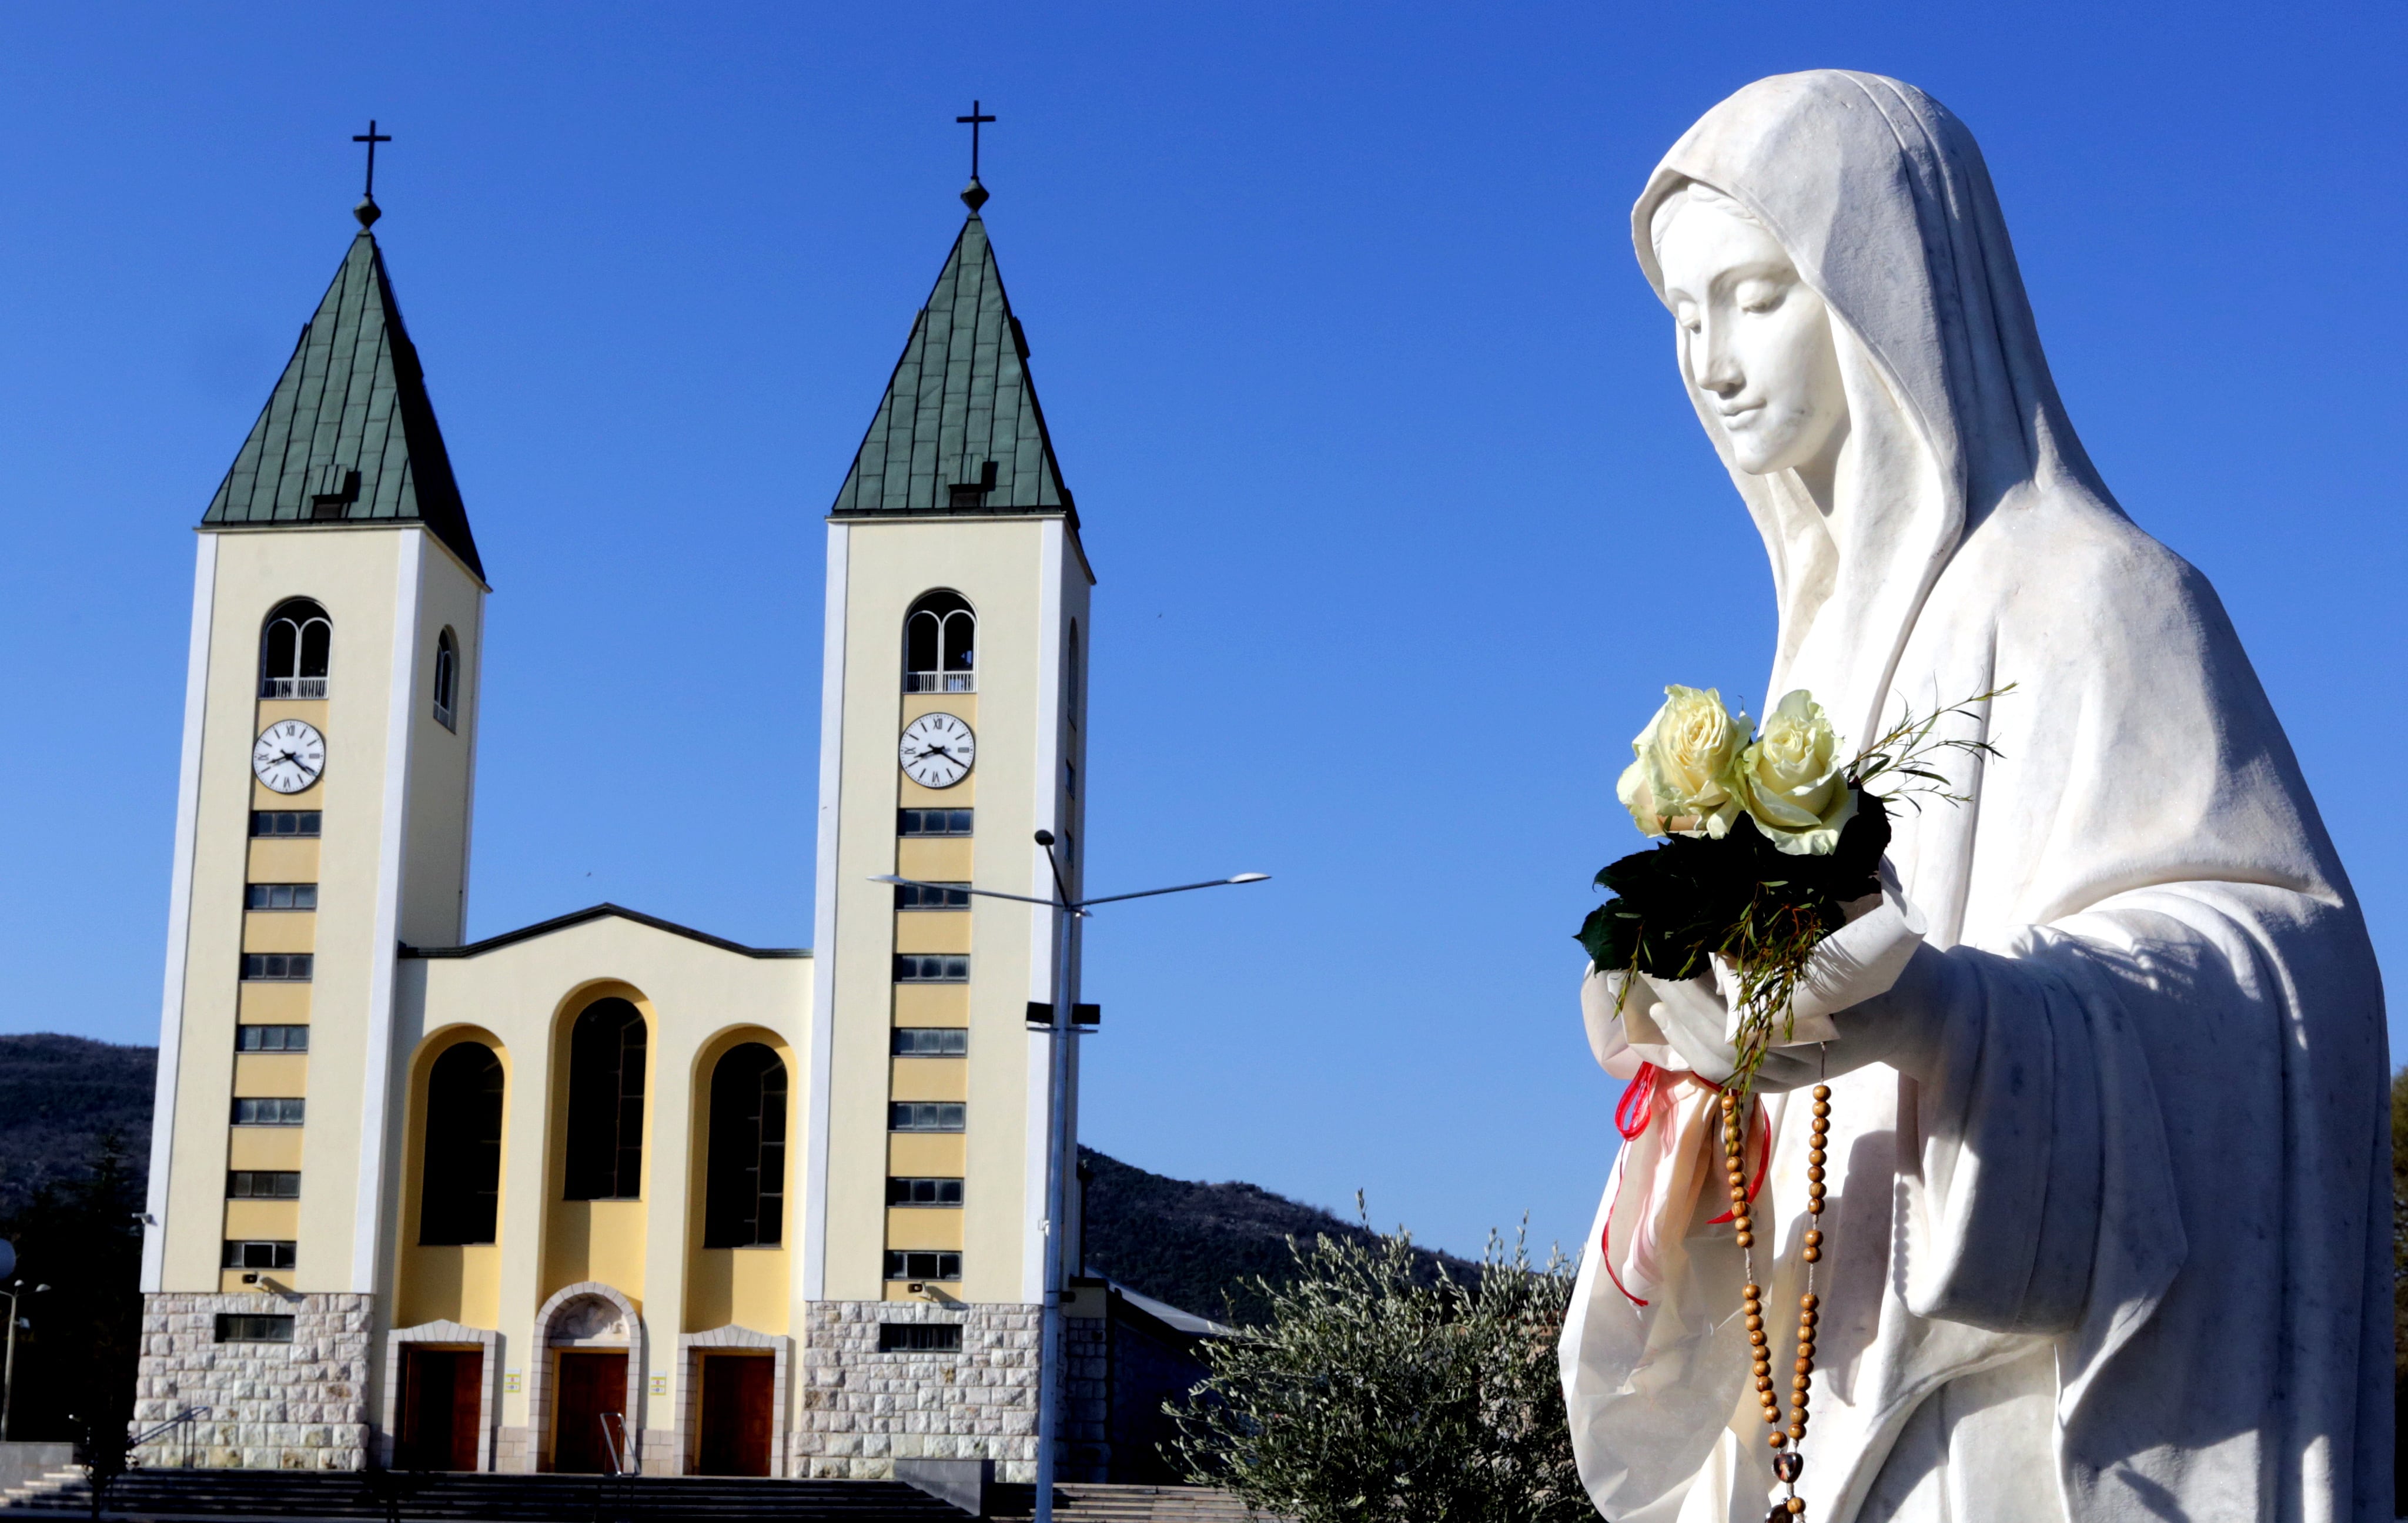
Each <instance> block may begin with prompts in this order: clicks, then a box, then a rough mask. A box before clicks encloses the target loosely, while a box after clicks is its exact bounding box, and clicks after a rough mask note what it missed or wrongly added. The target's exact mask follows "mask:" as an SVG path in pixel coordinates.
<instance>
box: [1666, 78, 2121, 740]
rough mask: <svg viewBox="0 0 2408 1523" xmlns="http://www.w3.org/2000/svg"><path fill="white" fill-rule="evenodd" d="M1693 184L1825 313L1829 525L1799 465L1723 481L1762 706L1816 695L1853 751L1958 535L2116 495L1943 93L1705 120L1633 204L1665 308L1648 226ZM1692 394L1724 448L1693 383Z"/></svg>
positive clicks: (1799, 102)
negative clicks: (1756, 585) (2001, 516)
mask: <svg viewBox="0 0 2408 1523" xmlns="http://www.w3.org/2000/svg"><path fill="white" fill-rule="evenodd" d="M1690 180H1697V181H1701V182H1703V183H1704V184H1706V185H1709V186H1712V187H1713V189H1715V190H1717V191H1720V192H1721V193H1723V194H1725V195H1727V196H1729V197H1730V198H1731V199H1733V200H1735V201H1737V202H1739V203H1740V204H1741V205H1742V206H1743V207H1745V208H1748V210H1749V211H1750V212H1751V213H1753V214H1754V215H1755V216H1756V218H1757V219H1758V220H1760V221H1761V222H1762V223H1764V225H1765V226H1766V228H1767V229H1768V230H1770V232H1771V234H1772V236H1773V237H1775V238H1777V239H1779V241H1780V242H1781V244H1782V246H1783V247H1784V248H1785V249H1786V250H1787V251H1788V252H1789V256H1790V259H1791V260H1792V262H1794V263H1795V264H1796V265H1797V266H1798V269H1799V273H1800V274H1801V275H1802V276H1803V277H1804V278H1805V280H1807V282H1808V283H1809V284H1811V285H1812V286H1813V288H1814V289H1815V290H1816V291H1817V292H1819V293H1820V294H1821V295H1822V296H1823V298H1824V300H1825V301H1826V302H1827V303H1828V305H1829V307H1830V309H1831V310H1832V312H1833V314H1834V315H1835V317H1836V319H1837V327H1838V328H1839V330H1840V331H1839V332H1838V334H1837V335H1836V337H1837V338H1838V339H1839V342H1840V349H1841V352H1842V371H1843V373H1844V374H1845V376H1846V380H1847V388H1848V401H1849V409H1850V437H1849V442H1848V444H1847V445H1846V446H1845V448H1844V449H1843V451H1842V459H1841V463H1840V469H1839V473H1838V481H1837V482H1836V487H1837V490H1836V493H1835V498H1836V500H1835V502H1834V505H1833V510H1832V511H1831V513H1830V515H1829V517H1828V521H1826V520H1825V519H1824V517H1823V515H1822V514H1821V513H1820V512H1819V511H1817V510H1815V508H1814V506H1813V502H1812V499H1811V498H1810V497H1809V496H1807V494H1806V493H1805V491H1804V490H1803V488H1802V487H1801V486H1800V485H1799V483H1798V482H1797V481H1795V479H1794V478H1793V477H1790V476H1789V473H1786V472H1785V473H1782V475H1781V476H1778V477H1757V476H1750V475H1748V474H1746V473H1745V472H1743V471H1741V470H1739V469H1737V468H1736V467H1732V471H1731V475H1732V480H1733V481H1735V482H1736V483H1737V484H1738V486H1739V489H1740V493H1741V495H1742V496H1744V497H1745V498H1746V499H1747V503H1748V508H1749V510H1750V511H1751V512H1753V513H1754V514H1755V516H1756V524H1757V526H1758V528H1759V529H1761V530H1762V531H1763V533H1764V536H1765V542H1766V547H1767V549H1768V551H1769V552H1770V554H1771V557H1772V562H1773V579H1774V582H1775V584H1776V587H1777V588H1778V591H1779V596H1780V600H1781V614H1782V636H1781V648H1780V654H1779V655H1778V656H1777V657H1776V660H1775V663H1774V673H1773V680H1774V683H1775V686H1774V688H1773V689H1772V690H1771V691H1770V692H1769V693H1768V694H1767V695H1766V698H1767V701H1768V702H1770V701H1771V700H1772V699H1773V698H1776V697H1779V695H1780V693H1781V691H1782V690H1783V689H1784V688H1785V687H1789V686H1812V687H1813V688H1815V690H1816V694H1817V697H1822V698H1823V699H1824V702H1825V703H1826V704H1827V706H1828V707H1829V708H1830V710H1831V711H1832V713H1833V714H1834V716H1835V718H1837V719H1839V721H1840V722H1841V723H1842V724H1843V725H1848V726H1855V728H1854V732H1853V735H1852V737H1851V739H1852V740H1861V739H1863V738H1864V737H1865V736H1866V734H1867V730H1866V728H1865V727H1864V726H1869V725H1870V724H1871V722H1872V720H1873V718H1874V716H1875V715H1876V714H1877V713H1878V711H1880V709H1881V707H1882V702H1883V697H1884V691H1885V687H1886V683H1887V677H1888V671H1889V668H1890V664H1891V663H1893V662H1894V661H1895V660H1896V657H1897V654H1898V652H1899V648H1900V646H1901V645H1902V644H1903V643H1904V640H1905V637H1906V634H1907V631H1908V629H1909V628H1910V627H1911V626H1912V625H1913V624H1914V618H1915V615H1916V612H1917V611H1918V610H1919V609H1920V607H1921V604H1922V601H1923V597H1924V596H1925V594H1926V593H1928V590H1929V588H1930V585H1931V582H1933V580H1934V579H1935V578H1937V577H1938V575H1939V573H1940V571H1941V569H1942V568H1943V567H1944V566H1945V565H1946V563H1947V561H1948V559H1949V557H1950V556H1951V555H1952V554H1954V553H1955V552H1956V549H1957V546H1958V544H1959V543H1961V542H1962V540H1963V539H1964V537H1965V536H1966V535H1968V534H1970V533H1971V532H1972V531H1973V530H1974V529H1975V528H1977V527H1978V526H1979V525H1980V524H1982V523H1983V522H1984V521H1985V519H1986V518H1987V517H1988V516H1989V515H1990V513H1991V512H1992V511H1993V510H1996V509H1997V508H1998V507H1999V506H2000V504H2001V503H2003V502H2006V501H2009V500H2010V499H2012V498H2013V497H2014V496H2015V495H2016V494H2017V493H2018V492H2022V491H2030V490H2041V491H2053V492H2054V491H2068V490H2070V491H2071V492H2073V493H2074V494H2076V495H2078V496H2085V497H2088V498H2090V499H2092V501H2094V502H2095V503H2096V504H2098V505H2099V506H2100V507H2101V508H2103V509H2106V510H2110V511H2112V510H2113V506H2112V502H2111V500H2110V499H2109V497H2108V496H2107V493H2106V490H2105V488H2104V487H2103V486H2102V485H2101V484H2100V482H2099V481H2098V478H2097V475H2096V473H2095V472H2094V471H2093V470H2092V468H2091V466H2090V462H2089V459H2088V457H2087V456H2085V454H2084V453H2083V451H2082V446H2081V444H2080V442H2079V441H2078V440H2077V439H2076V438H2074V435H2073V430H2072V428H2071V424H2068V422H2067V421H2066V417H2065V409H2064V406H2063V404H2062V403H2061V402H2060V401H2059V400H2058V398H2057V386H2056V384H2055V382H2054V381H2051V380H2050V379H2049V373H2048V362H2047V359H2046V357H2045V356H2044V355H2043V354H2042V352H2041V345H2040V334H2039V331H2038V329H2037V328H2036V326H2035V325H2034V323H2033V321H2032V313H2031V304H2030V302H2029V300H2028V298H2027V297H2026V296H2025V295H2024V286H2023V278H2022V276H2021V275H2020V274H2019V273H2018V272H2017V270H2016V267H2015V256H2014V247H2013V245H2011V244H2010V243H2009V241H2008V238H2007V227H2006V221H2005V218H2004V216H2003V215H2002V214H2001V212H2000V208H1999V200H1998V194H1997V193H1996V192H1995V191H1994V190H1993V189H1992V188H1991V184H1990V175H1989V170H1988V169H1987V167H1986V166H1985V165H1984V164H1983V162H1982V153H1981V150H1980V149H1979V148H1977V147H1976V146H1975V145H1974V142H1973V136H1972V134H1971V133H1970V132H1969V131H1967V130H1966V128H1965V126H1964V124H1963V123H1962V122H1958V121H1957V118H1956V117H1954V116H1952V115H1950V114H1949V112H1948V110H1947V108H1944V107H1942V105H1941V104H1940V103H1939V102H1938V101H1935V100H1933V99H1932V98H1931V97H1930V96H1928V95H1927V94H1925V93H1923V92H1921V91H1920V90H1917V89H1915V88H1914V86H1913V85H1910V84H1905V83H1901V82H1900V81H1899V80H1896V79H1884V78H1882V77H1881V76H1879V75H1873V74H1857V73H1853V72H1849V71H1844V70H1839V69H1817V70H1813V71H1811V72H1808V73H1803V74H1785V75H1778V76H1775V77H1773V78H1771V79H1759V80H1757V81H1756V83H1754V84H1751V85H1749V86H1747V87H1746V88H1745V89H1743V90H1742V91H1740V92H1739V93H1737V94H1734V95H1732V96H1731V97H1730V98H1729V99H1727V100H1725V101H1724V102H1723V103H1722V104H1721V105H1719V106H1716V107H1715V108H1713V110H1711V111H1709V112H1707V113H1706V115H1705V116H1704V117H1703V118H1702V119H1701V120H1699V122H1698V123H1697V125H1695V126H1693V127H1691V128H1690V129H1689V130H1688V132H1686V133H1685V134H1684V135H1683V136H1682V137H1681V140H1680V141H1679V142H1678V143H1675V144H1674V145H1673V146H1672V151H1670V152H1669V153H1667V154H1666V155H1664V160H1663V162H1662V163H1661V164H1660V165H1657V166H1656V172H1655V173H1654V174H1653V175H1652V176H1650V177H1649V179H1648V182H1647V188H1646V191H1645V193H1644V194H1641V196H1640V198H1639V201H1638V204H1637V205H1636V206H1635V207H1634V208H1632V210H1631V238H1632V242H1633V244H1634V245H1635V246H1636V248H1637V250H1638V253H1639V263H1640V266H1641V268H1642V269H1644V270H1645V271H1646V274H1647V279H1648V282H1649V283H1650V284H1651V285H1653V286H1654V287H1655V289H1656V295H1657V297H1658V298H1659V299H1660V298H1661V297H1662V295H1663V294H1664V279H1663V272H1662V270H1661V269H1659V268H1658V267H1657V266H1656V250H1655V246H1654V243H1653V241H1652V239H1651V238H1650V237H1649V222H1650V219H1651V218H1652V217H1653V216H1654V214H1655V211H1656V207H1657V206H1658V205H1659V204H1660V203H1661V202H1662V201H1663V199H1664V198H1665V197H1666V196H1668V195H1670V194H1673V193H1675V192H1677V191H1679V190H1680V189H1681V188H1682V186H1683V185H1684V183H1685V182H1687V181H1690ZM1690 395H1691V399H1692V401H1694V402H1697V403H1698V404H1699V418H1700V421H1701V422H1704V423H1706V424H1707V434H1708V436H1709V437H1710V438H1718V437H1719V436H1718V435H1717V433H1716V431H1715V429H1714V428H1713V425H1712V421H1711V418H1710V417H1709V416H1708V414H1707V412H1706V410H1705V408H1704V405H1703V400H1702V398H1700V397H1699V394H1698V392H1697V390H1696V387H1695V385H1694V384H1692V385H1691V388H1690ZM1725 464H1726V465H1729V464H1730V462H1729V461H1728V460H1727V459H1726V460H1725ZM1827 695H1828V696H1827Z"/></svg>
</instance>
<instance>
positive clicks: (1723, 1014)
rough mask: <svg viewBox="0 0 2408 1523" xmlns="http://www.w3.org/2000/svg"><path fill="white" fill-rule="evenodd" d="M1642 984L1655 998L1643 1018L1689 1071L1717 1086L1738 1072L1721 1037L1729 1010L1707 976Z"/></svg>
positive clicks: (1736, 1057) (1726, 1027)
mask: <svg viewBox="0 0 2408 1523" xmlns="http://www.w3.org/2000/svg"><path fill="white" fill-rule="evenodd" d="M1642 976H1643V975H1642ZM1644 982H1645V984H1646V991H1645V992H1646V993H1648V994H1651V995H1653V996H1654V997H1655V1004H1654V1007H1653V1008H1652V1009H1651V1010H1649V1011H1648V1012H1647V1018H1648V1019H1649V1020H1651V1021H1653V1022H1654V1023H1655V1026H1656V1029H1657V1030H1658V1031H1660V1032H1662V1033H1663V1035H1664V1040H1665V1042H1668V1043H1670V1045H1671V1047H1672V1050H1673V1051H1675V1052H1677V1053H1679V1054H1680V1055H1681V1056H1682V1057H1683V1058H1684V1059H1686V1060H1687V1062H1688V1065H1689V1068H1690V1070H1691V1071H1693V1072H1695V1073H1696V1074H1697V1076H1698V1077H1699V1078H1700V1079H1703V1080H1705V1081H1706V1082H1707V1083H1709V1084H1717V1085H1718V1084H1721V1083H1722V1082H1723V1081H1725V1080H1726V1079H1728V1078H1729V1077H1730V1076H1731V1075H1732V1074H1734V1073H1736V1072H1738V1071H1739V1054H1738V1052H1737V1051H1736V1050H1735V1049H1733V1048H1732V1046H1731V1044H1730V1042H1728V1041H1727V1038H1726V1036H1725V1033H1726V1032H1727V1031H1728V1030H1729V1028H1730V1009H1729V1007H1728V1006H1727V1005H1726V1004H1724V1003H1723V997H1722V994H1721V992H1720V991H1718V990H1717V989H1716V988H1715V987H1714V981H1713V977H1712V976H1711V975H1707V976H1702V977H1699V978H1692V979H1667V978H1645V979H1644ZM1635 992H1636V991H1634V993H1635Z"/></svg>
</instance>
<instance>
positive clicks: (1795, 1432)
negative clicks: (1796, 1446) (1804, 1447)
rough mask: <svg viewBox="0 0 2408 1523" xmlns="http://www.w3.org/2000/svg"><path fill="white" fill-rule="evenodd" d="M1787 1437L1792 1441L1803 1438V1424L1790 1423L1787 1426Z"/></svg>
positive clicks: (1804, 1428)
mask: <svg viewBox="0 0 2408 1523" xmlns="http://www.w3.org/2000/svg"><path fill="white" fill-rule="evenodd" d="M1789 1436H1790V1437H1791V1438H1793V1439H1802V1438H1804V1437H1805V1436H1806V1425H1805V1424H1804V1423H1791V1424H1790V1425H1789Z"/></svg>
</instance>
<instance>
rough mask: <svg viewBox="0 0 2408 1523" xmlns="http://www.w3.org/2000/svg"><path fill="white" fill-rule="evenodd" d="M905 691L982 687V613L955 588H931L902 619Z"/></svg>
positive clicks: (968, 690)
mask: <svg viewBox="0 0 2408 1523" xmlns="http://www.w3.org/2000/svg"><path fill="white" fill-rule="evenodd" d="M903 691H904V692H906V693H975V692H977V691H978V615H977V614H975V613H973V612H971V611H970V606H969V604H968V602H967V601H965V600H964V599H963V597H962V595H961V594H959V593H956V592H932V593H930V594H928V595H927V596H925V597H923V598H921V599H920V600H919V601H918V602H916V603H914V604H912V605H911V611H910V613H909V614H907V615H905V616H904V620H903Z"/></svg>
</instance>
